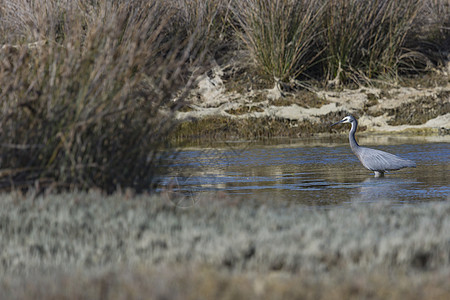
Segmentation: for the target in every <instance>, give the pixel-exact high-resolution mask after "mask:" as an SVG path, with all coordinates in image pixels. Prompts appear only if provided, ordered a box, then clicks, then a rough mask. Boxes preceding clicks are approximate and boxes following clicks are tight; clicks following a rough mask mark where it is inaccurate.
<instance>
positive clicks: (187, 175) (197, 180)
mask: <svg viewBox="0 0 450 300" xmlns="http://www.w3.org/2000/svg"><path fill="white" fill-rule="evenodd" d="M359 143H360V145H362V146H367V147H371V148H375V149H379V150H383V151H386V152H390V153H393V154H396V155H398V156H400V157H403V158H406V159H410V160H413V161H415V162H416V164H417V168H407V169H402V170H399V171H393V172H389V173H386V176H385V177H383V178H375V177H374V175H373V173H372V172H371V171H369V170H366V169H365V168H364V167H363V166H362V165H361V164H360V162H359V161H358V159H357V158H356V157H355V156H354V155H353V153H352V152H351V150H350V147H349V145H348V141H347V139H346V138H333V139H331V138H323V139H308V140H271V141H269V142H267V141H266V142H264V143H262V142H258V143H256V142H247V141H242V142H222V143H211V144H209V145H203V146H200V147H191V148H181V149H180V150H179V151H178V152H177V154H176V155H174V156H173V157H172V158H171V159H170V160H169V162H167V165H166V167H167V173H166V175H165V176H163V177H162V178H161V183H160V188H159V191H160V192H162V193H166V194H167V195H169V196H168V197H169V198H170V199H171V200H172V199H175V200H173V201H176V203H177V204H179V205H180V206H186V207H188V206H190V205H192V204H195V199H196V198H198V196H200V195H201V194H203V193H206V192H215V193H219V194H222V195H226V196H227V197H230V198H233V197H237V199H245V197H252V198H260V197H262V198H264V199H277V200H280V201H295V202H298V203H301V204H307V205H320V206H326V205H343V204H347V203H355V202H358V203H361V202H363V203H364V202H367V203H372V202H377V201H382V200H385V201H390V202H392V203H394V204H402V203H409V204H411V203H423V202H427V201H441V200H450V196H449V195H450V184H449V183H450V180H449V177H450V172H449V171H450V163H449V159H450V143H449V141H448V138H446V137H435V138H426V137H415V138H412V137H406V138H404V137H401V136H395V137H388V136H367V137H362V138H361V139H360V140H359ZM180 196H181V197H180Z"/></svg>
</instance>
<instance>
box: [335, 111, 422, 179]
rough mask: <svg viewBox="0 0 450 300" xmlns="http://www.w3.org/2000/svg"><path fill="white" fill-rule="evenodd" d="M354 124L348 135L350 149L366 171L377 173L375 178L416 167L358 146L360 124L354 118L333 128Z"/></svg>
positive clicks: (392, 156) (397, 158)
mask: <svg viewBox="0 0 450 300" xmlns="http://www.w3.org/2000/svg"><path fill="white" fill-rule="evenodd" d="M341 123H343V124H345V123H350V124H352V129H350V133H349V135H348V139H349V141H350V147H351V148H352V151H353V153H354V154H355V155H356V157H358V159H359V161H360V162H361V163H362V164H363V166H364V167H365V168H366V169H369V170H371V171H374V172H375V177H383V176H384V172H386V171H393V170H400V169H403V168H407V167H413V168H415V167H416V163H415V162H413V161H411V160H407V159H403V158H400V157H398V156H396V155H394V154H390V153H387V152H384V151H380V150H376V149H370V148H366V147H361V146H360V145H358V143H357V142H356V139H355V132H356V128H357V127H358V122H357V121H356V119H355V118H354V117H353V116H346V117H345V118H343V119H342V120H340V121H339V122H336V123H334V124H332V125H331V126H334V125H337V124H341Z"/></svg>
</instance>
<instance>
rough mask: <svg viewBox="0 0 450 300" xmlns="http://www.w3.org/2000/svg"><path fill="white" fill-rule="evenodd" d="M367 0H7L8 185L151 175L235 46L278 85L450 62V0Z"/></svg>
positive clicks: (2, 57)
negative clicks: (449, 54) (207, 79)
mask: <svg viewBox="0 0 450 300" xmlns="http://www.w3.org/2000/svg"><path fill="white" fill-rule="evenodd" d="M363 3H364V5H361V1H354V0H334V1H324V0H311V1H307V0H301V1H291V0H245V1H233V0H231V1H230V0H209V1H200V0H195V1H191V0H169V1H163V0H152V1H145V0H137V1H127V0H116V1H109V0H98V1H90V0H78V1H69V0H44V1H37V0H32V1H29V0H15V1H12V0H0V100H1V101H0V106H1V111H0V150H1V158H0V164H1V165H0V189H11V188H22V187H28V186H30V185H33V186H36V187H48V186H53V187H55V188H57V189H60V188H61V189H66V188H81V189H86V188H89V187H93V186H95V187H100V188H101V189H103V190H106V191H108V192H111V191H113V190H115V189H116V188H117V187H118V186H120V187H124V188H125V187H131V188H133V189H135V190H138V191H142V190H145V189H148V188H150V187H151V185H152V183H153V175H154V174H155V172H157V171H156V169H157V165H158V161H159V159H160V157H161V156H162V155H163V153H162V152H161V149H163V148H164V146H165V145H164V143H165V140H166V138H167V136H169V135H170V133H171V132H172V130H173V128H174V127H175V118H174V112H176V111H177V110H179V109H183V110H184V111H188V110H189V108H188V107H186V106H185V104H184V103H185V101H184V100H185V98H186V95H188V93H189V91H190V90H191V89H192V88H193V86H194V84H195V82H196V79H197V77H198V76H199V75H201V74H204V73H205V72H206V71H207V70H209V69H210V65H211V62H215V63H218V64H219V65H221V64H223V65H225V64H226V63H227V61H229V59H230V57H234V58H235V59H237V60H238V63H239V65H240V66H241V67H242V68H244V69H245V70H246V71H245V73H249V72H251V73H252V74H247V76H248V77H247V78H254V77H265V79H264V80H263V82H267V84H270V85H272V84H273V83H274V81H281V82H285V83H289V84H290V83H292V82H299V81H298V80H300V81H302V80H305V79H311V80H314V82H321V83H322V84H323V83H326V82H327V80H330V79H336V80H337V83H340V84H349V83H355V82H357V83H364V82H367V81H371V80H379V79H382V80H386V79H390V80H392V79H393V80H397V79H398V75H399V74H402V73H405V74H411V73H414V74H417V73H418V72H419V74H422V73H420V72H426V71H427V70H429V69H430V67H435V66H440V65H442V64H443V63H444V62H445V59H447V58H446V57H445V51H448V44H449V41H450V30H449V24H448V22H449V21H448V20H450V17H449V16H450V13H449V4H448V1H446V0H427V1H417V0H402V1H394V0H376V1H364V2H363ZM236 53H243V55H237V56H236V55H235V54H236ZM236 57H237V58H236ZM235 74H236V76H241V75H242V72H240V71H237V72H236V73H235ZM243 77H245V76H243ZM232 80H233V79H232ZM294 85H295V84H294ZM272 86H273V85H272ZM174 99H176V101H175V100H174ZM295 102H297V101H295ZM306 105H307V106H309V104H306ZM313 105H315V104H313ZM254 109H256V110H258V108H254ZM233 113H234V114H240V113H241V112H239V111H235V112H233ZM261 122H263V123H267V124H269V123H268V121H267V120H263V121H261ZM269 125H270V124H269ZM294 125H295V124H294ZM306 125H307V124H306ZM306 125H305V126H306ZM295 126H296V125H295ZM259 130H260V131H259V132H256V133H255V136H267V135H269V136H270V135H272V134H276V132H277V129H270V130H268V131H267V130H265V129H264V128H262V129H259ZM261 130H262V131H261Z"/></svg>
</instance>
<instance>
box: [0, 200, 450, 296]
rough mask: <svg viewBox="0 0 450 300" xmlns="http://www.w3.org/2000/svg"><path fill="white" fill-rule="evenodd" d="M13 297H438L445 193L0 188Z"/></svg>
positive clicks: (444, 278)
mask: <svg viewBox="0 0 450 300" xmlns="http://www.w3.org/2000/svg"><path fill="white" fill-rule="evenodd" d="M0 200H1V201H0V225H1V226H0V231H1V232H0V234H1V237H2V238H1V246H2V253H1V256H0V259H1V261H2V264H1V265H0V268H1V270H2V271H1V272H2V274H3V275H2V278H1V279H0V293H1V294H2V295H3V296H4V297H6V296H7V297H6V298H9V299H30V298H33V299H36V298H46V299H52V298H58V299H80V298H83V299H84V298H98V297H100V298H102V299H138V298H141V297H148V298H152V299H153V298H155V299H161V298H164V297H165V298H171V299H178V298H180V299H181V298H183V299H198V298H199V297H204V298H206V299H209V298H218V299H230V298H233V299H244V298H245V299H248V298H262V299H273V298H284V297H285V298H293V297H302V298H307V299H317V298H321V299H342V298H358V299H360V298H366V297H373V298H380V299H387V298H389V299H399V298H404V297H405V295H407V297H408V298H410V297H411V299H424V298H427V299H446V297H448V295H449V293H450V290H449V289H448V280H449V276H450V260H449V258H450V256H449V253H450V248H449V247H450V244H449V235H448V232H450V227H449V226H450V223H449V220H448V214H449V213H450V205H449V203H447V202H441V203H429V204H423V205H414V206H408V205H403V206H400V207H399V206H392V205H391V204H389V203H383V202H380V203H379V204H374V205H361V204H355V205H350V206H347V207H341V208H333V209H326V208H313V207H306V206H299V205H295V204H287V203H280V202H276V201H273V200H268V199H255V200H251V199H242V201H238V200H234V201H231V200H229V199H226V197H225V198H223V196H221V195H209V196H205V197H203V198H201V199H196V202H195V203H196V205H195V206H193V207H191V208H190V209H181V208H177V207H175V206H174V205H173V204H172V203H171V202H170V201H168V198H165V197H164V196H161V197H148V196H139V197H131V198H130V197H129V196H127V195H118V194H116V195H113V196H109V197H103V196H101V195H100V194H96V193H89V194H85V193H78V194H63V195H60V196H53V195H50V196H48V197H46V198H41V197H38V198H33V197H32V195H31V196H27V197H23V196H19V195H3V196H2V197H1V199H0Z"/></svg>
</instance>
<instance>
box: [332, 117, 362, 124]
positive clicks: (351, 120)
mask: <svg viewBox="0 0 450 300" xmlns="http://www.w3.org/2000/svg"><path fill="white" fill-rule="evenodd" d="M352 122H356V119H355V118H354V117H353V116H346V117H345V118H343V119H342V120H340V121H339V122H336V123H334V124H332V125H331V126H334V125H337V124H341V123H342V124H345V123H352Z"/></svg>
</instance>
